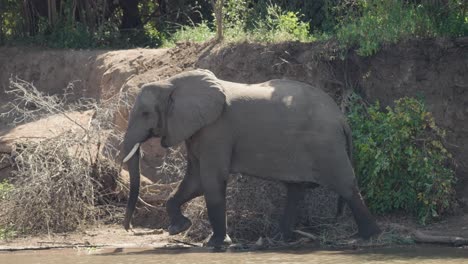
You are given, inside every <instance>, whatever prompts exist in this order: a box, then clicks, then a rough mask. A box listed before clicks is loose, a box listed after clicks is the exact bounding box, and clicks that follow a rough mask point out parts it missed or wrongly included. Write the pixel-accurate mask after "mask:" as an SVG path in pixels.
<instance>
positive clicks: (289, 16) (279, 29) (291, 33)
mask: <svg viewBox="0 0 468 264" xmlns="http://www.w3.org/2000/svg"><path fill="white" fill-rule="evenodd" d="M300 17H301V15H300V14H299V13H297V12H296V13H294V12H291V11H283V10H282V9H281V7H279V6H278V5H275V4H273V5H269V6H268V7H267V14H266V16H265V18H264V19H259V20H258V21H256V22H255V24H254V29H252V30H249V31H248V32H246V33H247V35H248V36H247V37H248V38H251V39H253V40H255V41H260V42H281V41H310V40H312V39H313V38H312V36H311V35H309V24H308V23H305V22H303V21H301V20H300V19H299V18H300Z"/></svg>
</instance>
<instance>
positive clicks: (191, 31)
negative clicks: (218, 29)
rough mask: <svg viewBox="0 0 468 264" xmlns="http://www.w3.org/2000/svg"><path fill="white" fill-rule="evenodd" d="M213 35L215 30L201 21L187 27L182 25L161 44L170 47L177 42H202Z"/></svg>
mask: <svg viewBox="0 0 468 264" xmlns="http://www.w3.org/2000/svg"><path fill="white" fill-rule="evenodd" d="M214 36H215V32H214V31H213V29H211V28H210V27H209V26H208V23H207V22H206V21H203V22H202V23H200V24H198V25H196V26H193V27H189V26H182V27H181V28H180V29H178V30H177V31H176V32H174V33H173V34H172V35H171V36H170V37H169V38H168V40H167V41H166V42H165V43H164V45H163V46H166V47H170V46H173V45H174V43H177V42H186V41H190V42H203V41H207V40H209V39H212V38H213V37H214Z"/></svg>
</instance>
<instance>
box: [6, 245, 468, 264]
mask: <svg viewBox="0 0 468 264" xmlns="http://www.w3.org/2000/svg"><path fill="white" fill-rule="evenodd" d="M0 263H1V264H104V263H106V264H129V263H130V264H146V263H164V264H166V263H167V264H171V263H184V264H186V263H203V264H211V263H223V264H224V263H226V264H230V263H236V264H237V263H251V264H261V263H317V264H319V263H320V264H327V263H333V264H340V263H344V264H367V263H376V264H406V263H408V264H419V263H421V264H422V263H424V264H434V263H437V264H452V263H457V264H468V248H447V247H405V248H381V249H365V250H339V251H331V250H316V249H307V250H305V249H302V250H297V251H279V252H269V251H254V252H224V253H213V252H210V251H209V250H207V249H177V250H169V249H103V250H71V249H67V250H43V251H23V252H11V253H0Z"/></svg>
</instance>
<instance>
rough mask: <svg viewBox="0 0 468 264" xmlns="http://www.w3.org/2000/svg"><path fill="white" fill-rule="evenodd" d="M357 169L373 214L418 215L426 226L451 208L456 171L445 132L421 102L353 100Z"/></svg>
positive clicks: (352, 111)
mask: <svg viewBox="0 0 468 264" xmlns="http://www.w3.org/2000/svg"><path fill="white" fill-rule="evenodd" d="M348 118H349V121H350V124H351V126H352V128H353V139H354V146H355V149H354V152H355V156H354V157H355V169H356V174H357V175H358V178H359V182H360V186H361V188H362V190H363V193H364V194H365V197H366V200H367V202H368V204H369V207H370V208H371V210H373V211H374V212H376V213H388V212H392V211H395V210H404V211H407V212H411V213H414V214H415V215H416V216H417V218H418V219H419V220H420V222H421V223H425V222H426V221H427V220H430V219H432V218H435V217H437V216H439V215H440V214H441V213H443V212H445V211H447V210H448V209H449V208H450V205H451V202H452V199H453V193H454V191H453V185H454V181H455V178H454V171H453V169H452V168H451V166H450V162H451V158H452V157H451V155H450V153H449V152H448V151H447V150H446V149H445V148H444V146H443V144H442V140H443V138H444V132H443V131H442V130H440V129H439V128H438V127H437V126H436V125H435V122H434V118H433V117H432V115H431V114H430V113H429V112H428V111H427V110H426V108H425V106H424V104H423V102H422V101H420V100H416V99H412V98H406V97H405V98H402V99H399V100H397V101H395V107H394V108H393V109H392V108H391V107H387V108H386V111H381V110H380V105H379V103H376V104H374V105H370V106H368V107H366V106H364V104H363V103H362V102H361V101H360V99H359V97H357V96H354V97H353V99H352V108H351V111H350V113H349V116H348Z"/></svg>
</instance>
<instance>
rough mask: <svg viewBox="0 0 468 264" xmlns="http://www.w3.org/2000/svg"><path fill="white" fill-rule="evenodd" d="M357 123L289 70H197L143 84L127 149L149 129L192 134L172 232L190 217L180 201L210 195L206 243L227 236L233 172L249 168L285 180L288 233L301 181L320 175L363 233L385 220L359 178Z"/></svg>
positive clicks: (164, 141) (312, 181)
mask: <svg viewBox="0 0 468 264" xmlns="http://www.w3.org/2000/svg"><path fill="white" fill-rule="evenodd" d="M350 133H351V132H350V128H349V126H348V124H347V123H346V121H345V118H344V116H343V114H342V113H341V111H340V110H339V108H338V106H337V105H336V104H335V102H334V101H333V100H332V98H330V96H328V95H327V94H326V93H325V92H323V91H322V90H320V89H317V88H314V87H311V86H309V85H307V84H305V83H301V82H296V81H291V80H271V81H268V82H264V83H259V84H240V83H233V82H227V81H222V80H219V79H217V78H216V77H215V76H214V74H213V73H211V72H210V71H207V70H194V71H188V72H184V73H181V74H178V75H175V76H174V77H172V78H170V79H168V80H165V81H159V82H154V83H149V84H146V85H144V86H143V87H142V89H141V91H140V94H139V95H138V96H137V99H136V102H135V105H134V106H133V110H132V112H131V114H130V118H129V123H128V129H127V132H126V135H125V139H124V155H127V154H128V153H129V152H130V151H131V149H132V147H133V146H134V145H135V144H136V143H142V142H144V141H146V140H147V139H148V138H150V137H161V145H162V146H163V147H171V146H175V145H177V144H179V143H181V142H183V141H185V144H186V148H187V160H188V168H187V172H186V175H185V177H184V179H183V180H182V182H181V183H180V185H179V187H178V188H177V190H176V191H175V192H174V193H173V194H172V195H171V197H170V198H169V199H168V201H167V204H166V208H167V213H168V215H169V217H170V226H169V228H168V231H169V233H170V234H177V233H180V232H182V231H185V230H187V229H188V228H189V227H190V225H191V222H190V220H189V219H188V218H186V217H185V216H184V215H183V214H182V213H181V206H182V205H183V204H184V203H186V202H187V201H190V200H191V199H193V198H195V197H198V196H201V195H204V197H205V201H206V206H207V209H208V217H209V221H210V223H211V226H212V229H213V235H212V236H211V238H210V240H209V241H208V244H207V245H208V246H214V247H218V246H220V245H222V244H223V243H229V242H230V239H229V236H227V234H226V181H227V178H228V175H229V174H230V173H242V174H244V175H251V176H255V177H260V178H264V179H270V180H276V181H281V182H284V183H285V184H286V186H287V190H288V196H287V199H288V200H287V204H286V208H285V212H284V217H283V219H282V221H281V225H280V226H281V230H282V233H283V235H284V236H285V237H289V236H290V235H291V230H292V228H293V225H294V222H295V218H296V215H297V213H296V205H297V203H298V201H299V200H300V199H301V198H302V197H303V195H304V189H305V188H307V187H315V186H318V185H323V186H326V187H328V188H330V189H331V190H333V191H335V192H337V193H338V194H339V195H340V196H341V197H342V198H343V200H344V201H346V202H347V204H348V205H349V207H350V208H351V211H352V212H353V215H354V218H355V220H356V223H357V225H358V234H359V235H360V236H361V237H363V238H369V237H371V236H373V235H376V234H378V233H380V229H379V227H378V226H377V224H376V222H375V220H374V219H373V217H372V216H371V214H370V213H369V210H368V209H367V207H366V205H365V204H364V202H363V200H362V198H361V195H360V193H359V190H358V187H357V185H356V180H355V176H354V172H353V168H352V165H351V161H350V155H348V154H349V153H348V151H349V152H350V151H351V148H352V146H351V144H352V143H351V134H350ZM139 156H140V155H139V150H138V151H137V152H136V154H135V155H133V156H132V157H131V158H130V160H128V163H127V165H128V169H129V172H130V184H131V186H130V195H129V200H128V205H127V211H126V215H125V220H124V226H125V228H126V229H127V230H128V228H129V227H130V221H131V218H132V215H133V212H134V209H135V204H136V201H137V197H138V192H139V183H140V171H139Z"/></svg>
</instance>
